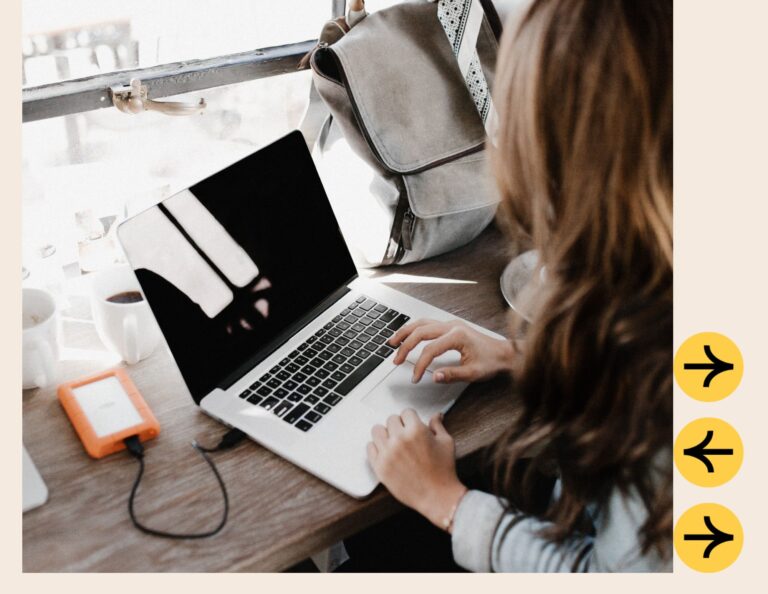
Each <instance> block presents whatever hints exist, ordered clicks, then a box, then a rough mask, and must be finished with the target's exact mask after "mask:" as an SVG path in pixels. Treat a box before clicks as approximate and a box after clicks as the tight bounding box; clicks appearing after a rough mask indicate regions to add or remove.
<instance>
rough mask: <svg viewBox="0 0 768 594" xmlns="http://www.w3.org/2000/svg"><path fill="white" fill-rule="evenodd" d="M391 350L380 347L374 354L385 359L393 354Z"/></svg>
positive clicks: (386, 347)
mask: <svg viewBox="0 0 768 594" xmlns="http://www.w3.org/2000/svg"><path fill="white" fill-rule="evenodd" d="M394 352H395V351H393V350H392V349H390V348H389V347H388V346H381V347H379V350H377V351H376V354H377V355H378V356H379V357H384V358H385V359H386V358H387V357H389V356H390V355H391V354H392V353H394Z"/></svg>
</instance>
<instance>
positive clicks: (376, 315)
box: [367, 310, 381, 318]
mask: <svg viewBox="0 0 768 594" xmlns="http://www.w3.org/2000/svg"><path fill="white" fill-rule="evenodd" d="M367 315H369V316H370V317H372V318H378V317H379V316H380V315H381V314H380V313H379V312H377V311H374V310H371V311H369V312H368V314H367Z"/></svg>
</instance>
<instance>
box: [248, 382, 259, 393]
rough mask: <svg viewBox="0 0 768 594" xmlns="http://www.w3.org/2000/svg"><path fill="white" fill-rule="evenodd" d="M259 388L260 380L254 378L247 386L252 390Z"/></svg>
mask: <svg viewBox="0 0 768 594" xmlns="http://www.w3.org/2000/svg"><path fill="white" fill-rule="evenodd" d="M259 388H261V382H260V381H259V380H256V381H255V382H253V383H252V384H251V385H250V386H248V389H249V390H253V391H254V392H255V391H256V390H258V389H259Z"/></svg>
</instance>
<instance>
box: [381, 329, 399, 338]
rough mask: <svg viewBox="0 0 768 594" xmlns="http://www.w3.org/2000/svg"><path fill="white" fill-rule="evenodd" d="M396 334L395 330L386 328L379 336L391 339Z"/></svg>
mask: <svg viewBox="0 0 768 594" xmlns="http://www.w3.org/2000/svg"><path fill="white" fill-rule="evenodd" d="M394 333H395V331H394V330H390V329H389V328H384V330H382V331H381V332H379V336H383V337H385V338H389V337H390V336H392V335H393V334H394Z"/></svg>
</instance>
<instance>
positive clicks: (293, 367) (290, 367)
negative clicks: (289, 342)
mask: <svg viewBox="0 0 768 594" xmlns="http://www.w3.org/2000/svg"><path fill="white" fill-rule="evenodd" d="M285 369H286V370H287V371H289V372H290V373H296V372H297V371H298V370H299V366H298V365H296V363H290V364H289V365H288V366H287V367H286V368H285Z"/></svg>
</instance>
